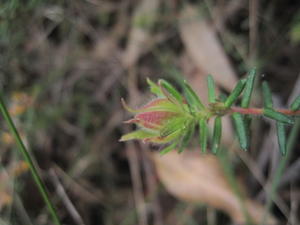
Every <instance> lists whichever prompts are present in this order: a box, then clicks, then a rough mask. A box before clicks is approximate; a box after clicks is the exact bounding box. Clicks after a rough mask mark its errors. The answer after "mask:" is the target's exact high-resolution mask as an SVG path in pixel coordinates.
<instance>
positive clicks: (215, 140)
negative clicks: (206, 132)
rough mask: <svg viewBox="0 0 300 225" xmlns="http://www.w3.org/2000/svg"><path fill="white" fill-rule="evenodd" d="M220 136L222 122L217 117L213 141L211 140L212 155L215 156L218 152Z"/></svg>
mask: <svg viewBox="0 0 300 225" xmlns="http://www.w3.org/2000/svg"><path fill="white" fill-rule="evenodd" d="M221 135H222V120H221V117H219V116H217V117H216V118H215V123H214V131H213V139H212V152H213V153H214V154H217V152H218V150H219V147H220V141H221Z"/></svg>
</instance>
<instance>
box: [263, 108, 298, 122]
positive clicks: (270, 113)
mask: <svg viewBox="0 0 300 225" xmlns="http://www.w3.org/2000/svg"><path fill="white" fill-rule="evenodd" d="M263 114H264V116H266V117H269V118H271V119H273V120H276V121H278V122H282V123H287V124H294V119H293V118H292V117H290V116H287V115H285V114H282V113H280V112H277V111H275V110H273V109H269V108H265V109H264V112H263Z"/></svg>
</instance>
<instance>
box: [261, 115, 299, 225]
mask: <svg viewBox="0 0 300 225" xmlns="http://www.w3.org/2000/svg"><path fill="white" fill-rule="evenodd" d="M299 129H300V119H297V120H296V122H295V124H294V126H293V128H292V130H291V132H290V135H289V138H288V142H287V153H286V156H285V157H282V158H281V160H280V163H279V166H278V167H277V170H276V171H275V175H274V179H273V182H272V186H271V190H270V191H269V193H267V203H266V207H265V214H264V218H263V222H262V224H266V223H265V222H266V221H267V217H268V212H269V211H270V209H271V207H272V203H273V201H274V198H275V195H276V191H277V188H278V185H279V183H280V179H281V177H282V175H283V172H284V169H285V166H286V164H287V162H288V161H289V158H290V156H291V152H292V149H293V148H294V145H295V143H296V140H297V135H298V131H299Z"/></svg>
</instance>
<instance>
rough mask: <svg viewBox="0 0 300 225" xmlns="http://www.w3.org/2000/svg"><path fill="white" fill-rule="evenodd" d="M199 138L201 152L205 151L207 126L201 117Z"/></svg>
mask: <svg viewBox="0 0 300 225" xmlns="http://www.w3.org/2000/svg"><path fill="white" fill-rule="evenodd" d="M199 130H200V134H199V139H200V147H201V150H202V152H203V153H206V148H207V138H208V127H207V124H206V119H201V120H200V122H199Z"/></svg>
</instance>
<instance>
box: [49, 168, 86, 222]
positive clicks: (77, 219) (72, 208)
mask: <svg viewBox="0 0 300 225" xmlns="http://www.w3.org/2000/svg"><path fill="white" fill-rule="evenodd" d="M50 176H51V179H52V182H53V183H54V185H55V187H56V192H57V194H58V195H59V196H60V197H61V200H62V202H63V203H64V205H65V206H66V209H67V210H68V211H69V213H70V215H71V217H72V218H73V220H74V222H75V223H76V224H78V225H84V222H83V219H82V217H81V216H80V214H79V213H78V211H77V209H76V208H75V206H74V205H73V203H72V202H71V200H70V198H69V197H68V195H67V193H66V191H65V189H64V187H63V185H62V184H61V183H60V181H59V179H58V177H57V175H56V173H55V171H54V169H51V170H50Z"/></svg>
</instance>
